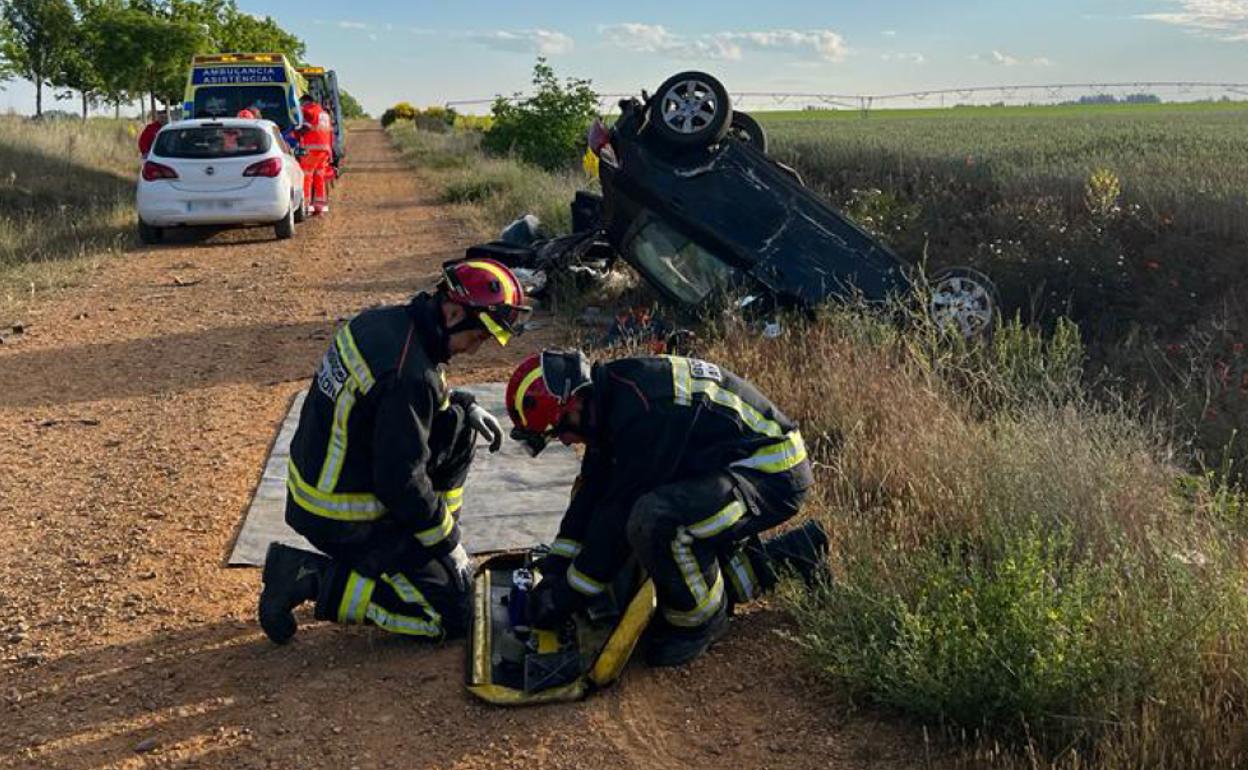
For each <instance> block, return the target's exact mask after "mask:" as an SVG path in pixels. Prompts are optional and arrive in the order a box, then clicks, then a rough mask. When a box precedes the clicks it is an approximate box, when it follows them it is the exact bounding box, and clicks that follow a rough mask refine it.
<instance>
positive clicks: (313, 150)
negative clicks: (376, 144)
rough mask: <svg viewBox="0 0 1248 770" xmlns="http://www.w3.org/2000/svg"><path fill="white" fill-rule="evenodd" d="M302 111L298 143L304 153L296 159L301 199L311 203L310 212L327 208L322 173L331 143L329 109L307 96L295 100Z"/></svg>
mask: <svg viewBox="0 0 1248 770" xmlns="http://www.w3.org/2000/svg"><path fill="white" fill-rule="evenodd" d="M299 104H300V108H301V109H302V111H303V123H304V125H303V127H302V128H301V129H300V130H299V146H300V147H302V148H303V151H304V154H303V156H302V157H301V158H300V159H299V166H300V167H301V168H302V169H303V199H304V200H305V201H309V202H310V203H311V205H312V213H313V214H324V213H326V212H328V211H329V196H328V192H327V190H326V188H325V175H326V172H327V171H328V170H329V159H330V156H331V153H332V152H333V146H334V126H333V123H332V122H331V121H330V118H329V113H328V112H326V111H325V110H324V109H322V108H321V105H319V104H317V103H316V100H315V99H313V98H312V97H311V96H306V95H305V96H304V97H303V98H302V99H300V100H299Z"/></svg>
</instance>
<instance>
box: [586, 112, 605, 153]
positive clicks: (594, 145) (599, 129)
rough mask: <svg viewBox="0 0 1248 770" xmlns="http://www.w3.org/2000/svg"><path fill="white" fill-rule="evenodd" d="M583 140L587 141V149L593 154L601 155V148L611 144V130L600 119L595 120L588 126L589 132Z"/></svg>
mask: <svg viewBox="0 0 1248 770" xmlns="http://www.w3.org/2000/svg"><path fill="white" fill-rule="evenodd" d="M585 140H586V141H587V142H588V143H589V149H590V150H591V151H593V153H594V154H595V155H598V156H601V155H602V148H604V147H606V146H608V145H610V144H611V132H610V131H609V130H608V129H607V127H606V126H604V125H602V121H601V120H595V121H594V123H593V125H591V126H590V127H589V133H588V135H586V137H585Z"/></svg>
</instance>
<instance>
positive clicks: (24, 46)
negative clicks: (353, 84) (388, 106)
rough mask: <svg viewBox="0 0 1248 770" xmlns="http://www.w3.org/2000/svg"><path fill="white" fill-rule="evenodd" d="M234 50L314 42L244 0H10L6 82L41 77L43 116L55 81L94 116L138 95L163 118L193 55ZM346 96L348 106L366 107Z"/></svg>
mask: <svg viewBox="0 0 1248 770" xmlns="http://www.w3.org/2000/svg"><path fill="white" fill-rule="evenodd" d="M225 52H240V53H241V52H269V53H283V54H285V55H286V56H287V57H288V58H289V59H290V60H291V61H292V62H294V63H302V62H303V56H304V53H305V47H304V43H303V41H302V40H301V39H299V38H298V37H297V36H296V35H294V34H293V33H291V32H288V31H286V30H285V29H282V27H281V26H280V25H279V24H278V23H277V22H276V21H274V19H273V17H271V16H265V17H263V18H260V17H257V16H253V15H252V14H249V13H246V12H244V11H241V10H239V8H238V5H237V3H236V2H235V0H0V81H3V80H7V79H11V78H13V77H21V78H25V79H26V80H29V81H30V82H31V83H33V84H34V86H35V115H36V117H39V116H42V115H43V111H44V91H45V89H51V90H52V92H53V93H54V94H55V95H56V96H57V98H67V97H69V96H71V95H72V94H77V96H78V98H79V99H80V101H81V108H82V116H83V119H84V120H85V119H86V117H87V114H88V112H89V111H90V109H91V107H92V106H96V107H98V106H104V105H112V106H113V107H114V110H115V111H116V112H118V113H119V112H120V108H121V105H122V104H128V103H131V102H134V101H136V100H138V101H139V102H140V104H143V105H144V109H145V111H150V114H151V115H152V116H153V117H154V116H155V114H156V111H157V104H158V103H161V104H164V105H165V106H166V107H167V106H168V105H169V104H178V103H180V102H181V101H182V95H183V91H184V89H185V87H186V77H187V69H188V67H189V66H190V61H191V57H192V56H194V55H196V54H206V53H225ZM58 89H60V90H58ZM342 96H343V99H342V101H343V108H344V110H348V109H349V111H352V112H355V111H359V112H360V113H362V112H363V111H362V110H359V105H358V103H356V101H355V100H354V99H352V98H351V97H350V96H349V95H347V94H345V93H343V94H342ZM349 105H350V108H349Z"/></svg>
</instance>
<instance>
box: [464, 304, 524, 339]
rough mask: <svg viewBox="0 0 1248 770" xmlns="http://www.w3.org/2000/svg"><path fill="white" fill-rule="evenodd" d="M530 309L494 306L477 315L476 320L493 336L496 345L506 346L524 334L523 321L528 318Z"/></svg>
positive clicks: (513, 306)
mask: <svg viewBox="0 0 1248 770" xmlns="http://www.w3.org/2000/svg"><path fill="white" fill-rule="evenodd" d="M531 312H532V308H528V307H524V306H516V305H496V306H493V307H488V308H485V309H484V310H482V311H481V312H479V313H477V320H478V321H480V322H481V325H482V326H483V327H485V329H486V331H488V332H489V333H490V334H492V335H494V339H496V340H498V344H500V345H506V344H507V343H508V342H510V341H511V338H512V337H515V336H517V335H519V334H521V333H523V332H524V321H525V319H527V318H528V317H529V314H530V313H531Z"/></svg>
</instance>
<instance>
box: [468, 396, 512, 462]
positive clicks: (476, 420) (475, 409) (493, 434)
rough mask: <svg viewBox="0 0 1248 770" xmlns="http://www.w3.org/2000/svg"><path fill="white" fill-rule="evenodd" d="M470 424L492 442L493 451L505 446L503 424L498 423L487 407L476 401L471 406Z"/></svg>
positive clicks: (469, 410)
mask: <svg viewBox="0 0 1248 770" xmlns="http://www.w3.org/2000/svg"><path fill="white" fill-rule="evenodd" d="M468 424H469V425H471V426H472V429H473V430H475V431H476V432H477V433H480V434H481V437H482V438H483V439H485V440H486V441H488V442H490V452H491V453H493V452H497V451H498V450H499V449H500V448H501V447H502V446H503V426H502V425H499V424H498V419H497V418H496V417H494V415H492V414H490V413H489V412H488V411H487V410H486V409H485V407H483V406H481V405H480V404H475V403H474V404H472V405H471V406H469V407H468Z"/></svg>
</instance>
